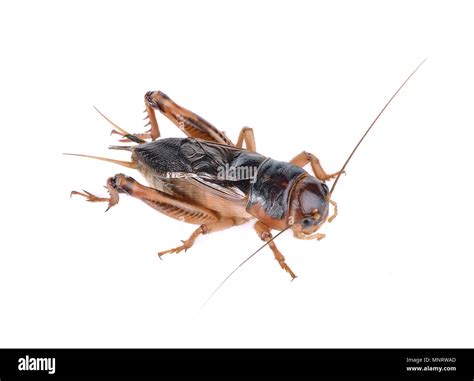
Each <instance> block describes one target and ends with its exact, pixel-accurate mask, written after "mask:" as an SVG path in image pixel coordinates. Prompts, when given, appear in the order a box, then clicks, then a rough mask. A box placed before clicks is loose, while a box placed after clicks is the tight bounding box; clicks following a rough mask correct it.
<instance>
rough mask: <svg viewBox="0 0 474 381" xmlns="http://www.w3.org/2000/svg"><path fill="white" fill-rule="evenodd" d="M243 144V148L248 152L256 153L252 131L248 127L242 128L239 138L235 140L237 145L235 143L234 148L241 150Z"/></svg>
mask: <svg viewBox="0 0 474 381" xmlns="http://www.w3.org/2000/svg"><path fill="white" fill-rule="evenodd" d="M244 142H245V147H246V148H247V149H248V150H249V151H257V146H256V144H255V136H254V134H253V129H252V128H250V127H244V128H242V130H240V134H239V138H238V139H237V143H235V146H236V147H237V148H242V147H243V144H244Z"/></svg>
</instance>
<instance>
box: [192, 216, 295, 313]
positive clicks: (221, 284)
mask: <svg viewBox="0 0 474 381" xmlns="http://www.w3.org/2000/svg"><path fill="white" fill-rule="evenodd" d="M290 227H291V225H289V226H288V227H286V228H285V229H283V230H282V231H281V232H279V233H278V234H276V235H275V236H274V237H273V238H272V239H269V240H268V241H267V242H265V244H263V245H262V246H260V247H259V248H258V250H256V251H255V252H254V253H253V254H252V255H250V256H248V257H247V258H246V259H245V260H244V261H242V263H241V264H240V265H238V266H237V267H236V268H235V269H234V270H232V272H231V273H230V274H229V275H227V276H226V277H225V279H224V280H223V281H222V282H221V283H220V284H219V286H217V287H216V289H215V290H214V292H213V293H212V294H211V295H209V297H208V298H207V299H206V301H205V302H204V303H203V304H202V306H201V310H202V309H203V308H204V307H206V305H207V304H208V303H209V301H210V300H211V299H212V297H213V296H214V295H215V294H216V293H217V291H219V290H220V289H221V287H222V286H223V285H224V283H225V282H227V281H228V280H229V278H230V277H231V276H232V275H234V274H235V272H236V271H237V270H238V269H240V268H241V267H242V266H243V265H245V264H246V263H247V262H248V261H249V260H250V259H251V258H252V257H253V256H254V255H256V254H257V253H258V252H259V251H260V250H262V249H263V248H264V247H265V246H267V245H268V244H269V243H270V242H272V241H274V240H275V239H276V238H277V237H278V236H279V235H281V234H283V233H284V232H285V231H287V230H288V229H289V228H290Z"/></svg>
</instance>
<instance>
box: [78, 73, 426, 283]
mask: <svg viewBox="0 0 474 381" xmlns="http://www.w3.org/2000/svg"><path fill="white" fill-rule="evenodd" d="M419 66H421V64H420V65H419ZM419 66H418V67H419ZM418 67H417V69H418ZM417 69H415V71H416V70H417ZM415 71H414V72H413V73H412V74H411V75H410V77H411V76H412V75H413V74H414V73H415ZM410 77H408V79H409V78H410ZM408 79H407V80H406V81H405V82H404V83H403V84H402V86H400V88H399V89H398V90H397V92H396V93H395V95H396V94H397V93H398V91H400V89H401V88H402V87H403V85H404V84H405V83H406V82H407V81H408ZM395 95H394V96H393V97H392V98H391V99H390V100H389V102H388V103H387V104H386V105H385V107H384V108H383V109H382V111H381V112H380V114H379V115H378V116H377V118H376V119H375V120H374V122H373V123H372V124H371V126H370V127H369V129H368V130H367V131H366V133H365V134H364V136H363V137H362V139H361V140H360V141H359V143H358V144H357V146H356V148H355V149H354V151H353V152H352V153H351V155H350V156H349V158H348V159H347V161H346V163H345V164H344V166H343V167H342V168H341V170H340V171H338V172H336V173H334V174H327V173H326V172H325V170H324V169H323V168H322V166H321V164H320V163H319V160H318V159H317V158H316V156H314V155H313V154H310V153H307V152H305V151H303V152H301V153H300V154H298V155H296V156H295V157H294V158H293V159H291V160H290V161H289V162H283V161H277V160H274V159H272V158H268V157H266V156H264V155H262V154H260V153H257V152H256V145H255V139H254V134H253V130H252V129H251V128H248V127H244V128H243V129H242V130H241V132H240V134H239V137H238V139H237V142H236V144H233V143H232V142H231V141H230V140H229V138H228V137H227V136H226V135H225V134H224V133H223V132H221V131H219V130H218V129H216V128H215V127H214V126H213V125H211V124H210V123H209V122H207V121H206V120H204V119H202V118H201V117H199V116H198V115H196V114H194V113H193V112H191V111H189V110H187V109H185V108H183V107H181V106H179V105H177V104H176V103H174V102H173V101H172V100H171V99H170V98H169V97H168V96H166V95H165V94H163V93H162V92H159V91H157V92H148V93H147V94H146V95H145V106H146V110H145V111H146V113H147V116H146V118H148V119H149V124H150V125H151V129H150V130H149V131H148V132H147V133H142V134H130V133H128V132H127V131H125V130H123V129H122V128H120V127H119V126H117V125H115V124H114V123H113V122H111V121H110V120H109V122H111V123H112V124H113V125H114V126H115V130H114V131H113V132H115V133H117V134H120V135H121V136H122V137H123V139H121V141H123V142H134V143H137V144H136V145H126V146H123V145H122V146H111V147H109V148H111V149H120V150H127V151H130V152H131V161H129V162H124V161H118V160H114V159H107V158H100V157H95V156H87V155H78V156H86V157H92V158H96V159H100V160H105V161H110V162H113V163H116V164H120V165H122V166H126V167H129V168H133V169H137V170H138V171H139V172H141V174H142V175H143V176H144V177H145V179H146V180H147V182H148V186H146V185H143V184H140V183H139V182H137V181H136V180H134V179H133V178H132V177H129V176H126V175H124V174H117V175H115V176H113V177H111V178H109V179H108V180H107V185H106V187H107V190H108V192H109V194H110V197H107V198H105V197H97V196H94V195H93V194H91V193H89V192H86V191H84V192H77V191H73V192H72V193H71V194H78V195H81V196H84V197H85V198H86V199H87V200H88V201H91V202H101V201H102V202H108V203H109V206H108V209H109V208H111V207H112V206H114V205H116V204H117V203H118V201H119V194H128V195H130V196H132V197H135V198H138V199H140V200H142V201H143V202H145V203H146V204H148V205H149V206H151V207H152V208H154V209H156V210H158V211H159V212H161V213H163V214H165V215H167V216H169V217H172V218H175V219H179V220H181V221H184V222H187V223H191V224H196V225H199V226H198V228H197V229H196V230H195V231H194V232H193V233H192V234H191V235H190V236H189V238H188V239H186V240H185V241H182V242H183V244H182V245H180V246H178V247H175V248H172V249H169V250H165V251H161V252H159V253H158V254H159V255H160V257H161V256H162V255H164V254H169V253H179V252H181V251H183V250H185V251H186V250H187V249H189V248H191V247H192V246H193V244H194V242H195V241H196V239H197V238H198V237H199V236H200V235H203V234H210V233H213V232H216V231H219V230H224V229H228V228H230V227H233V226H236V225H240V224H243V223H245V222H247V221H249V220H255V224H254V228H255V231H256V232H257V234H258V236H259V237H260V239H261V240H263V241H264V242H266V244H267V245H268V246H269V247H270V249H271V250H272V252H273V254H274V256H275V259H276V260H277V261H278V263H279V264H280V266H281V267H282V269H284V270H286V271H287V272H288V273H289V274H290V276H291V277H292V278H295V274H294V273H293V271H292V270H291V269H290V267H289V266H288V265H287V264H286V262H285V258H284V256H283V255H282V254H281V252H280V251H279V250H278V248H277V247H276V245H275V242H274V241H273V239H272V234H271V231H272V230H279V231H284V230H287V229H290V228H291V229H292V231H293V235H294V236H295V237H296V238H299V239H317V240H320V239H322V238H324V234H322V233H319V232H318V230H319V228H320V227H321V226H322V225H323V223H324V222H326V221H329V222H331V221H332V220H333V219H334V217H335V216H336V214H337V206H336V204H335V202H333V201H332V200H331V195H332V192H333V190H334V187H335V185H336V183H337V182H338V180H339V178H340V175H341V173H343V171H344V169H345V167H346V165H347V163H348V162H349V160H350V158H351V157H352V155H353V154H354V152H355V150H356V149H357V147H358V146H359V144H360V143H361V142H362V140H363V139H364V137H365V135H366V134H367V133H368V132H369V130H370V129H371V128H372V126H373V125H374V123H375V122H376V120H377V119H378V117H379V116H380V115H381V114H382V112H383V111H384V109H385V108H386V107H387V106H388V104H389V103H390V102H391V100H392V99H393V98H394V97H395ZM155 110H159V111H160V112H161V113H163V114H164V115H165V116H167V117H168V118H169V119H170V120H171V121H172V122H173V123H174V124H175V125H176V126H177V127H178V128H180V129H181V130H182V131H183V132H184V133H185V134H186V135H187V137H186V138H165V139H158V138H159V136H160V131H159V127H158V123H157V119H156V115H155ZM104 117H105V116H104ZM106 119H107V118H106ZM147 140H151V141H147ZM244 143H245V146H246V149H244V148H243V145H244ZM307 164H310V166H311V169H312V172H313V174H314V175H312V174H310V173H309V172H308V171H306V170H305V169H304V168H303V167H304V166H306V165H307ZM331 179H335V182H334V184H333V186H332V188H331V189H330V190H329V188H328V186H327V185H326V183H325V182H326V181H328V180H331ZM330 204H332V205H333V207H334V213H333V214H332V216H330V217H329V206H330ZM108 209H107V210H108Z"/></svg>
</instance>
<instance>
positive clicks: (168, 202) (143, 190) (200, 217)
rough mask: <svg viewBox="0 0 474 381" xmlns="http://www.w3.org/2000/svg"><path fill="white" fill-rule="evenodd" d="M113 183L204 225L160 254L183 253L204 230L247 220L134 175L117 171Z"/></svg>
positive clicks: (177, 216)
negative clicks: (144, 182) (180, 196)
mask: <svg viewBox="0 0 474 381" xmlns="http://www.w3.org/2000/svg"><path fill="white" fill-rule="evenodd" d="M110 183H111V184H113V187H114V189H115V190H116V191H117V192H118V193H126V194H128V195H130V196H132V197H134V198H137V199H139V200H141V201H143V202H145V203H146V204H147V205H149V206H151V207H152V208H153V209H155V210H157V211H159V212H161V213H163V214H165V215H167V216H168V217H172V218H175V219H177V220H179V221H183V222H187V223H191V224H198V225H200V226H199V227H198V228H197V229H196V230H195V231H194V232H193V233H192V234H191V236H190V237H189V238H188V239H187V240H185V241H182V242H183V244H182V245H180V246H178V247H175V248H173V249H170V250H165V251H161V252H159V253H158V255H159V256H160V257H161V256H162V255H164V254H170V253H179V252H180V251H182V250H185V251H186V250H187V249H189V248H191V247H192V246H193V244H194V242H195V241H196V239H197V238H198V237H199V236H200V235H201V234H209V233H213V232H215V231H219V230H223V229H227V228H230V227H232V226H235V225H239V224H242V223H244V222H245V221H246V219H244V218H225V217H221V216H219V215H217V214H216V213H215V212H213V211H212V210H210V209H207V208H204V207H202V206H199V205H194V204H192V203H190V202H188V201H185V200H180V199H178V198H173V197H171V196H170V195H168V194H167V193H164V192H162V191H160V190H158V189H155V188H150V187H147V186H145V185H142V184H140V183H139V182H137V181H136V180H134V179H133V178H132V177H129V176H125V175H123V174H117V175H115V176H114V177H112V178H111V179H110Z"/></svg>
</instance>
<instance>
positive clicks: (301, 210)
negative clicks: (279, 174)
mask: <svg viewBox="0 0 474 381" xmlns="http://www.w3.org/2000/svg"><path fill="white" fill-rule="evenodd" d="M328 192H329V188H328V187H327V185H326V184H325V183H323V182H321V181H319V180H318V179H316V178H315V177H313V176H304V177H302V178H301V179H300V180H299V181H298V182H297V183H296V184H295V185H294V188H293V190H292V192H291V195H290V210H289V211H290V213H289V218H288V224H289V225H291V229H292V230H293V235H294V236H295V237H296V238H299V239H315V238H317V239H321V238H322V237H321V234H318V233H316V232H317V231H318V229H319V228H320V227H321V225H323V224H324V222H325V221H326V220H327V218H328V213H329V200H328V197H327V196H328Z"/></svg>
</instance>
